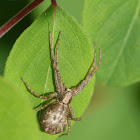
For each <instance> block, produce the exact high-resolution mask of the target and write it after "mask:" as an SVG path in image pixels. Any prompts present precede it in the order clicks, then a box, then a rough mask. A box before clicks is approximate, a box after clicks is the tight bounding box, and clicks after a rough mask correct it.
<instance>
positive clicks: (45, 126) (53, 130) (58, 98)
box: [21, 24, 101, 135]
mask: <svg viewBox="0 0 140 140" xmlns="http://www.w3.org/2000/svg"><path fill="white" fill-rule="evenodd" d="M60 35H61V32H59V35H58V42H57V44H56V59H55V56H54V50H53V46H52V40H51V31H50V24H49V43H50V44H49V45H50V51H51V60H52V66H53V71H54V77H55V86H56V92H54V93H52V94H50V95H48V96H47V97H44V96H41V95H39V94H37V93H36V92H34V91H33V90H32V89H31V88H30V87H29V86H28V84H27V83H26V82H25V81H24V80H23V79H22V78H21V80H22V81H23V83H24V84H25V86H26V87H27V88H28V89H29V91H30V92H31V93H32V94H33V95H35V96H36V97H38V98H41V99H51V98H53V99H52V100H51V101H49V102H48V103H46V104H45V105H44V106H42V107H41V108H39V109H36V110H35V111H40V110H42V109H44V110H43V112H42V114H41V116H40V127H41V129H42V130H43V131H44V132H46V133H48V134H58V133H61V132H62V131H64V129H65V128H66V125H67V124H68V133H66V134H62V135H69V134H70V126H71V119H72V120H74V121H79V120H81V118H75V116H74V112H73V109H72V105H71V100H72V98H73V97H74V96H76V95H77V94H78V93H79V92H80V91H81V90H82V89H83V88H84V87H85V86H86V84H87V83H88V82H89V81H90V80H91V78H92V77H93V75H94V74H95V72H96V71H97V69H98V67H99V65H100V64H101V49H100V48H99V47H98V46H97V45H96V43H94V46H95V51H94V60H93V63H92V65H91V67H90V69H89V71H88V73H87V75H86V77H85V79H84V80H83V81H82V82H80V83H79V84H78V86H76V87H74V88H73V89H69V88H66V87H65V84H63V83H62V80H61V75H60V72H59V60H58V48H59V42H60ZM96 46H97V47H98V48H99V54H100V58H99V63H98V65H97V66H96V67H95V68H94V66H95V61H96Z"/></svg>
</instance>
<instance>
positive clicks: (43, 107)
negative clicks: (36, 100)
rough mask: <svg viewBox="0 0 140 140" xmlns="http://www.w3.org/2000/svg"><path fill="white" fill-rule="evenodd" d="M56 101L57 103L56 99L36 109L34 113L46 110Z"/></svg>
mask: <svg viewBox="0 0 140 140" xmlns="http://www.w3.org/2000/svg"><path fill="white" fill-rule="evenodd" d="M56 101H57V100H56V99H53V100H51V101H49V102H48V103H47V104H45V105H44V106H42V107H40V108H38V109H35V110H34V111H40V110H42V109H44V108H46V107H47V106H48V105H50V104H52V103H54V102H56Z"/></svg>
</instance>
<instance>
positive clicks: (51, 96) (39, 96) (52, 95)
mask: <svg viewBox="0 0 140 140" xmlns="http://www.w3.org/2000/svg"><path fill="white" fill-rule="evenodd" d="M21 80H22V82H23V83H24V84H25V85H26V87H27V88H28V90H29V91H30V92H31V93H32V94H33V95H35V96H36V97H38V98H40V99H50V98H53V97H56V96H57V93H56V92H55V93H52V94H50V95H48V96H47V97H44V96H41V95H39V94H37V93H36V92H34V91H33V90H32V89H31V88H30V87H29V85H28V84H27V83H26V82H25V81H24V80H23V78H21Z"/></svg>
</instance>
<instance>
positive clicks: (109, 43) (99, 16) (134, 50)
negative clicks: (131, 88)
mask: <svg viewBox="0 0 140 140" xmlns="http://www.w3.org/2000/svg"><path fill="white" fill-rule="evenodd" d="M139 18H140V1H139V0H135V2H134V0H117V1H112V0H100V1H99V0H85V5H84V11H83V26H84V27H85V29H86V31H87V32H88V33H89V36H90V37H91V39H92V40H94V41H95V42H97V44H99V45H100V47H101V49H102V65H101V67H100V69H99V71H98V72H97V77H98V78H99V79H100V80H102V81H103V82H104V83H106V84H107V85H113V86H127V85H130V84H132V83H135V82H138V81H140V65H139V60H140V55H139V54H140V39H139V36H140V22H139Z"/></svg>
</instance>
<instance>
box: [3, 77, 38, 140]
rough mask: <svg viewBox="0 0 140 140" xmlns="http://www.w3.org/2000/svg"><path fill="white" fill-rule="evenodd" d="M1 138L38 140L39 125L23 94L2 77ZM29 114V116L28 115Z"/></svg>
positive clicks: (5, 139) (4, 139) (6, 139)
mask: <svg viewBox="0 0 140 140" xmlns="http://www.w3.org/2000/svg"><path fill="white" fill-rule="evenodd" d="M0 106H1V108H0V122H1V123H0V138H1V139H2V140H9V138H10V140H16V139H18V140H25V139H26V140H31V139H32V140H38V139H39V137H38V125H37V120H36V116H35V113H33V111H32V109H31V105H30V104H29V102H28V100H27V98H26V97H25V96H24V95H23V92H22V91H21V90H20V89H19V88H17V87H16V86H15V85H13V84H11V83H9V82H8V81H7V80H5V79H2V78H1V77H0ZM27 114H28V115H27Z"/></svg>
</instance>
